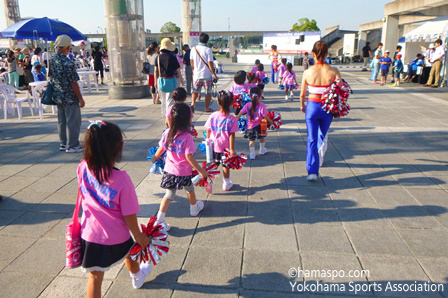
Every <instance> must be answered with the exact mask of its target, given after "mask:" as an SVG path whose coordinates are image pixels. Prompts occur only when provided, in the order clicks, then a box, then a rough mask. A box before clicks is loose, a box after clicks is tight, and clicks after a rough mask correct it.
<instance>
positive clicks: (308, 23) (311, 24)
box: [291, 18, 320, 32]
mask: <svg viewBox="0 0 448 298" xmlns="http://www.w3.org/2000/svg"><path fill="white" fill-rule="evenodd" d="M291 31H296V32H305V31H320V29H319V27H317V22H316V20H314V19H313V20H310V19H308V18H302V19H299V21H298V22H297V23H295V24H294V25H292V29H291Z"/></svg>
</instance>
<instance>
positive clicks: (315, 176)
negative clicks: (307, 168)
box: [306, 174, 317, 181]
mask: <svg viewBox="0 0 448 298" xmlns="http://www.w3.org/2000/svg"><path fill="white" fill-rule="evenodd" d="M306 180H308V181H316V180H317V175H316V174H311V175H308V177H307V178H306Z"/></svg>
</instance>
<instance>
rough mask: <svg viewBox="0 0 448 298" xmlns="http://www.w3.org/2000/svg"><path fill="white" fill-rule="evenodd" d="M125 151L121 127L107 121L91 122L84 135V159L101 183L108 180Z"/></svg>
mask: <svg viewBox="0 0 448 298" xmlns="http://www.w3.org/2000/svg"><path fill="white" fill-rule="evenodd" d="M122 151H123V133H122V131H121V129H120V128H119V127H118V126H117V125H115V124H113V123H111V122H107V121H95V122H93V123H92V124H90V126H89V128H88V129H87V132H86V134H85V137H84V159H85V161H86V162H87V166H88V167H89V170H90V171H92V172H93V174H94V175H95V178H96V180H98V182H99V183H100V184H103V183H104V182H107V181H108V179H109V177H110V175H111V174H112V169H113V167H114V165H115V162H117V161H120V159H121V153H122Z"/></svg>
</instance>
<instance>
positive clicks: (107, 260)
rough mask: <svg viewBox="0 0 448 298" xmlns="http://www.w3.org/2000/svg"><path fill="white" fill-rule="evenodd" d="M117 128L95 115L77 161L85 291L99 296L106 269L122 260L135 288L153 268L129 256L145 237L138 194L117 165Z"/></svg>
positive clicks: (119, 146) (144, 242) (145, 242)
mask: <svg viewBox="0 0 448 298" xmlns="http://www.w3.org/2000/svg"><path fill="white" fill-rule="evenodd" d="M123 144H124V143H123V134H122V132H121V130H120V128H119V127H118V126H117V125H115V124H113V123H110V122H107V121H94V122H92V124H90V125H89V127H88V128H87V132H86V135H85V139H84V146H85V150H84V159H83V160H82V161H81V163H80V164H79V166H78V171H77V173H78V175H77V176H78V185H79V196H80V198H79V199H81V200H82V201H81V202H82V209H83V215H82V219H81V249H82V252H83V254H82V255H83V257H82V265H81V266H82V270H83V271H84V272H89V280H88V282H87V297H101V284H102V281H103V277H104V272H105V271H107V270H108V269H110V268H111V267H113V266H114V265H118V264H120V263H121V261H122V260H124V263H125V265H126V268H127V269H128V270H129V273H130V275H131V278H132V285H133V287H134V288H135V289H137V288H140V287H141V286H142V285H143V283H144V282H145V278H146V277H147V276H148V274H149V273H150V271H151V264H150V263H143V264H140V265H139V264H138V263H137V262H134V261H132V260H131V259H130V258H129V255H128V253H129V250H130V249H131V247H132V246H133V245H134V240H132V237H131V233H132V235H133V236H134V239H135V241H136V242H137V243H138V244H140V245H141V246H142V247H143V248H145V247H147V246H148V245H149V238H148V237H147V236H146V235H145V234H143V233H142V232H141V231H140V228H139V225H138V223H137V215H136V214H137V213H138V212H139V211H140V206H139V204H138V199H137V195H136V193H135V189H134V185H133V184H132V181H131V178H130V177H129V175H128V174H127V173H126V171H120V170H119V169H117V168H115V163H116V162H118V161H120V159H121V156H122V151H123Z"/></svg>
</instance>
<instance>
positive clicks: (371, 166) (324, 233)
mask: <svg viewBox="0 0 448 298" xmlns="http://www.w3.org/2000/svg"><path fill="white" fill-rule="evenodd" d="M240 68H242V69H246V70H248V69H249V68H250V66H249V65H235V64H233V65H229V64H226V65H225V71H226V74H225V75H221V78H222V80H221V82H220V87H221V88H224V87H227V86H228V85H229V84H230V83H231V82H232V78H233V74H234V72H235V71H237V70H239V69H240ZM296 68H297V67H296ZM341 71H342V74H343V76H344V77H345V78H346V79H347V81H348V82H349V83H350V84H351V86H352V87H353V89H354V94H353V96H352V97H351V98H350V104H351V106H352V110H351V113H350V115H349V116H348V117H346V118H342V119H338V120H335V121H334V123H333V125H332V128H331V130H330V134H329V142H330V143H329V147H328V151H327V154H326V156H325V163H324V167H323V168H322V169H321V176H320V177H319V179H318V181H316V182H312V183H311V182H308V181H306V169H305V156H306V125H305V122H304V114H303V113H302V112H301V111H300V109H299V107H300V105H299V103H298V98H299V96H298V95H299V94H298V93H297V94H296V96H295V100H294V101H293V102H285V101H284V93H283V92H282V91H278V90H277V89H276V88H274V86H273V85H272V84H270V85H268V86H267V89H266V92H265V103H266V104H267V106H268V109H270V110H272V109H273V110H276V111H278V112H280V113H281V114H282V118H283V126H282V128H281V129H280V130H279V131H278V132H270V133H269V136H268V138H267V145H266V147H267V148H268V150H269V152H268V153H267V154H266V155H265V156H257V158H256V160H254V161H248V164H247V166H246V167H244V169H243V170H241V171H232V173H231V179H232V181H233V183H234V184H235V186H234V188H233V189H232V190H231V191H229V192H224V191H222V188H221V185H222V181H221V180H222V178H221V177H218V178H217V179H216V181H215V184H214V193H213V194H212V195H207V194H206V193H205V191H204V190H203V189H201V188H197V189H196V190H197V196H198V198H199V199H203V200H206V205H205V209H204V211H203V212H202V213H201V214H200V216H199V217H198V218H191V217H190V216H189V208H188V201H187V199H186V194H185V192H183V191H180V192H179V196H180V197H178V199H177V200H176V201H174V202H173V203H172V205H171V206H170V209H169V211H168V214H167V222H168V223H169V224H171V226H172V229H171V231H170V232H169V234H170V236H169V240H170V242H171V249H170V252H169V253H168V255H166V256H164V257H163V259H162V262H161V263H160V264H159V265H157V266H155V267H154V269H153V272H152V273H151V274H150V276H149V277H148V278H147V282H146V283H145V285H144V286H143V288H142V289H140V290H134V289H133V288H132V286H131V281H130V278H129V275H128V273H127V270H126V268H124V266H122V265H120V266H117V267H115V268H114V269H112V270H111V271H109V272H107V273H106V277H105V281H104V282H103V295H104V296H106V297H207V296H212V295H218V296H219V297H238V296H240V297H290V295H294V294H298V293H299V292H298V286H297V284H296V286H295V287H294V289H293V288H292V285H294V282H298V284H302V281H303V278H302V277H299V278H296V277H293V278H292V277H290V276H289V274H291V272H290V271H289V270H290V268H291V267H295V268H302V269H303V270H343V271H344V272H346V274H347V275H348V274H349V273H348V272H350V271H355V270H367V271H369V276H361V277H348V276H345V277H337V278H336V279H334V280H332V279H331V278H328V277H321V278H312V277H308V278H305V280H306V281H307V283H308V284H309V283H311V281H312V280H321V281H324V282H329V283H331V284H333V285H337V288H333V289H332V290H331V292H328V291H326V290H322V289H321V291H317V292H311V293H310V292H307V293H308V294H310V295H311V296H312V295H334V296H338V295H341V296H347V295H354V294H355V293H354V291H351V289H352V288H351V286H353V287H355V286H358V287H359V288H362V287H364V289H367V290H366V291H361V292H360V293H358V294H357V296H370V295H372V294H375V295H382V296H389V295H401V296H404V297H410V296H415V297H426V296H430V297H433V296H434V297H440V296H441V295H444V296H446V293H447V290H446V288H447V287H448V285H447V284H446V283H447V281H448V280H447V277H448V249H447V247H448V232H447V227H448V167H447V164H448V151H447V149H448V137H447V136H448V122H447V121H446V119H447V115H448V101H447V100H446V99H447V98H448V96H447V89H440V90H434V89H425V88H420V87H416V86H410V85H408V84H402V87H400V88H392V87H390V86H384V87H381V86H379V85H373V84H371V83H370V82H369V81H368V76H369V73H366V72H360V71H359V70H354V69H350V70H341ZM202 98H204V97H202ZM85 100H86V108H84V109H83V124H82V129H83V130H85V129H86V128H87V125H88V120H98V119H103V120H108V121H112V122H115V123H117V124H118V125H119V126H120V127H121V128H122V129H123V130H124V132H125V134H126V144H125V149H124V156H123V161H122V162H121V163H119V165H118V166H119V167H120V168H121V169H122V170H126V171H127V172H128V174H129V175H130V176H131V178H132V181H133V182H134V185H135V187H136V191H137V194H138V197H139V201H140V205H141V212H140V213H139V220H140V221H141V223H146V222H147V220H148V218H149V217H150V216H152V215H154V214H155V213H156V211H157V210H158V207H159V203H160V199H161V198H162V196H163V194H164V191H163V190H162V189H161V188H159V184H160V180H161V176H157V175H150V174H148V171H149V168H150V166H151V163H150V162H148V160H147V159H146V156H147V150H148V148H150V147H152V146H155V145H156V144H157V142H158V140H159V138H160V136H161V133H162V131H163V129H164V122H165V121H164V119H163V118H162V117H161V113H160V106H159V105H153V104H152V100H150V99H142V100H109V99H108V98H107V91H106V89H101V90H100V92H98V93H97V92H93V94H92V95H87V94H86V95H85ZM212 107H213V108H215V109H217V108H218V106H217V104H216V102H215V103H214V104H213V105H212ZM203 110H204V103H203V101H201V102H200V103H199V104H198V106H197V107H196V113H195V119H194V120H195V126H196V129H197V130H198V132H199V135H200V136H202V132H203V131H204V127H203V125H204V124H205V121H206V120H207V117H208V116H209V114H206V113H203V112H202V111H203ZM199 141H200V140H199V139H198V141H197V143H199ZM258 146H259V145H258V144H257V151H258ZM236 147H237V148H236V149H237V151H244V150H246V152H247V151H248V142H247V141H246V140H245V139H244V138H243V137H242V135H240V134H237V144H236ZM58 149H59V142H58V135H57V117H56V115H53V114H51V113H46V114H45V116H44V119H43V120H41V119H39V118H38V117H37V116H34V117H32V116H30V115H29V111H28V114H27V111H26V108H24V118H23V119H22V120H18V119H17V118H10V119H8V120H6V121H5V120H0V194H1V195H3V201H2V202H0V296H1V297H84V296H85V287H86V283H87V275H86V274H84V273H82V272H81V270H80V269H64V263H65V235H64V232H65V225H66V224H67V223H68V222H69V220H70V218H71V215H72V212H73V208H74V203H75V199H76V193H77V182H76V168H77V165H78V163H79V161H80V159H81V154H67V153H64V152H59V150H58ZM196 157H197V159H198V160H203V159H204V158H205V156H204V155H203V154H202V153H200V152H198V153H197V154H196ZM292 275H294V274H292ZM351 281H353V283H350V282H351ZM389 281H390V282H392V283H396V284H408V285H412V284H414V281H417V282H418V283H424V282H425V281H426V282H428V281H431V282H432V283H445V292H444V293H442V292H437V291H436V292H390V291H389V292H387V291H385V288H386V285H387V283H388V282H389ZM290 282H292V284H290ZM375 283H377V284H381V285H383V287H382V290H378V288H376V289H374V288H373V287H368V286H369V285H374V284H375ZM342 287H345V289H343V290H342V289H341V288H342Z"/></svg>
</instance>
